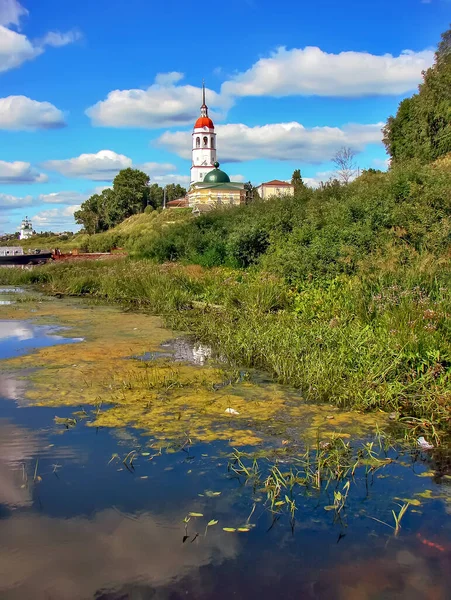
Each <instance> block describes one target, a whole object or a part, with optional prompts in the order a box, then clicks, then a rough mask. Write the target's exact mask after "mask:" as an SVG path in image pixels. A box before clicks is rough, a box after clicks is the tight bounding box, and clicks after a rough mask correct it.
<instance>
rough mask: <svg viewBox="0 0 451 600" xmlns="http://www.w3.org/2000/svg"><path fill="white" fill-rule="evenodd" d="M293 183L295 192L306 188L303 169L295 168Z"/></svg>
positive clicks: (292, 177)
mask: <svg viewBox="0 0 451 600" xmlns="http://www.w3.org/2000/svg"><path fill="white" fill-rule="evenodd" d="M291 185H294V193H295V194H296V193H297V192H300V191H301V190H303V189H304V188H305V183H304V181H303V180H302V175H301V169H295V170H294V171H293V175H292V176H291Z"/></svg>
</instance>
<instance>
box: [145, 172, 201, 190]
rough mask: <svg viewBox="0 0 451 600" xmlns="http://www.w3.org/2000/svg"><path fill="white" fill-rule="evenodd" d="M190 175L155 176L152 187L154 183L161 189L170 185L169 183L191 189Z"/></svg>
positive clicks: (152, 179)
mask: <svg viewBox="0 0 451 600" xmlns="http://www.w3.org/2000/svg"><path fill="white" fill-rule="evenodd" d="M190 179H191V178H190V176H189V175H179V174H178V173H168V174H167V175H155V176H154V177H151V179H150V185H152V183H158V185H160V186H161V187H164V186H165V185H168V184H169V183H175V184H176V185H177V184H179V185H181V186H182V187H184V188H189V184H190Z"/></svg>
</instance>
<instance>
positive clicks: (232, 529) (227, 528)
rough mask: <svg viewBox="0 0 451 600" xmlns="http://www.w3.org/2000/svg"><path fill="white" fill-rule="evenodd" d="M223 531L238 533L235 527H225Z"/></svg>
mask: <svg viewBox="0 0 451 600" xmlns="http://www.w3.org/2000/svg"><path fill="white" fill-rule="evenodd" d="M222 529H223V531H230V532H233V531H236V529H235V527H223V528H222Z"/></svg>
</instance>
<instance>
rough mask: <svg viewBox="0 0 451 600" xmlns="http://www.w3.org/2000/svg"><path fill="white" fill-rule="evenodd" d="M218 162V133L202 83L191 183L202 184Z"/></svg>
mask: <svg viewBox="0 0 451 600" xmlns="http://www.w3.org/2000/svg"><path fill="white" fill-rule="evenodd" d="M215 162H216V133H215V126H214V125H213V121H212V120H211V119H210V117H209V116H208V106H207V105H206V104H205V83H204V82H202V106H201V107H200V117H199V118H198V119H197V121H196V122H195V124H194V129H193V145H192V166H191V183H192V184H193V183H200V182H202V181H203V180H204V177H205V175H206V174H207V173H209V172H210V171H211V170H212V169H213V168H214V163H215Z"/></svg>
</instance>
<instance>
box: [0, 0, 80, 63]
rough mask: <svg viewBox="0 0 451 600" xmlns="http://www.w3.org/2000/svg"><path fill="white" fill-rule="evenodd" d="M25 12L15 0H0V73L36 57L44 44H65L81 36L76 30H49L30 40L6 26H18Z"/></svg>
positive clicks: (56, 45)
mask: <svg viewBox="0 0 451 600" xmlns="http://www.w3.org/2000/svg"><path fill="white" fill-rule="evenodd" d="M26 14H28V11H27V10H26V9H25V8H24V7H23V6H22V5H21V4H20V3H19V2H17V1H16V0H0V73H2V72H5V71H9V70H10V69H15V68H17V67H19V66H20V65H21V64H22V63H24V62H25V61H27V60H32V59H34V58H36V57H37V56H39V55H40V54H42V53H43V52H44V50H45V47H46V46H53V47H61V46H66V45H67V44H72V43H73V42H76V41H77V40H79V39H80V38H81V37H82V36H81V33H80V32H79V31H77V30H72V31H68V32H65V33H61V32H58V31H50V32H48V33H47V34H46V35H45V36H44V37H43V38H42V39H40V40H36V41H34V42H33V41H30V40H29V39H28V38H27V37H26V36H25V35H23V34H21V33H18V32H17V31H14V30H12V29H10V28H9V27H8V25H9V26H19V25H20V18H21V17H22V16H23V15H26Z"/></svg>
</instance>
